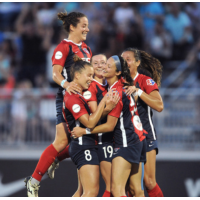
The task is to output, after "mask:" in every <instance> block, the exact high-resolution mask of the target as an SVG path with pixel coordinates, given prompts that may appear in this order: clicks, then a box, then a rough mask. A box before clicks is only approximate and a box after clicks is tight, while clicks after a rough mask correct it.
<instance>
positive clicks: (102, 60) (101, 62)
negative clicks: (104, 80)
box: [91, 54, 107, 78]
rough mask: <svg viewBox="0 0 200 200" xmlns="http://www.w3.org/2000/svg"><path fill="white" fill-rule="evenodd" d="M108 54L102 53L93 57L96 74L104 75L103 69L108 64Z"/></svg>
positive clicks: (98, 75)
mask: <svg viewBox="0 0 200 200" xmlns="http://www.w3.org/2000/svg"><path fill="white" fill-rule="evenodd" d="M106 60H107V58H106V56H104V55H102V54H100V55H96V56H93V57H92V63H91V64H92V66H93V69H94V74H95V76H97V77H99V78H101V77H103V69H104V68H105V65H106Z"/></svg>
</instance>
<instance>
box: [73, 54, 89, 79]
mask: <svg viewBox="0 0 200 200" xmlns="http://www.w3.org/2000/svg"><path fill="white" fill-rule="evenodd" d="M73 60H74V63H73V64H72V66H71V68H70V76H71V79H72V80H73V79H74V75H75V72H81V71H82V70H83V69H85V67H86V66H90V67H92V65H91V64H90V63H88V62H86V61H83V60H82V59H81V58H80V57H78V56H77V55H74V57H73Z"/></svg>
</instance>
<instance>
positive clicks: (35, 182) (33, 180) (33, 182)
mask: <svg viewBox="0 0 200 200" xmlns="http://www.w3.org/2000/svg"><path fill="white" fill-rule="evenodd" d="M34 184H36V185H39V184H40V181H38V180H36V179H35V178H33V177H32V178H31V185H34Z"/></svg>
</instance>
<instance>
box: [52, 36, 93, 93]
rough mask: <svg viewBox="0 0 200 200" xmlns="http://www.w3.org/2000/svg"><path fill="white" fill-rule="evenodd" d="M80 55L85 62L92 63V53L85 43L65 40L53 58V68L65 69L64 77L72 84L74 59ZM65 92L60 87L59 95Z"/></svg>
mask: <svg viewBox="0 0 200 200" xmlns="http://www.w3.org/2000/svg"><path fill="white" fill-rule="evenodd" d="M74 55H78V56H79V57H80V58H82V59H83V60H84V61H87V62H90V59H91V57H92V52H91V50H90V48H89V47H88V46H87V45H86V44H85V43H84V42H81V43H80V44H75V43H74V42H72V41H71V40H67V39H64V40H62V41H61V42H60V44H58V46H57V47H56V48H55V50H54V53H53V56H52V66H53V65H61V66H62V67H63V71H62V73H61V74H62V76H63V77H64V78H65V79H66V80H67V81H68V82H71V81H72V80H71V76H70V68H71V66H72V64H73V63H74V60H73V57H74ZM62 91H63V88H62V87H61V86H60V87H59V93H61V92H62Z"/></svg>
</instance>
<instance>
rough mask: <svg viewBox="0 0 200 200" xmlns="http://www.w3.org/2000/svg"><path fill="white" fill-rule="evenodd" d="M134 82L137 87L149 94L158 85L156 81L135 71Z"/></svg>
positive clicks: (156, 88)
mask: <svg viewBox="0 0 200 200" xmlns="http://www.w3.org/2000/svg"><path fill="white" fill-rule="evenodd" d="M134 82H135V85H136V87H137V88H140V89H141V90H143V91H144V92H146V93H147V94H150V93H151V92H152V91H153V90H158V91H159V89H158V85H157V84H156V82H155V81H154V80H153V79H152V78H150V77H148V76H145V75H143V74H139V73H137V75H136V77H135V78H134Z"/></svg>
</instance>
